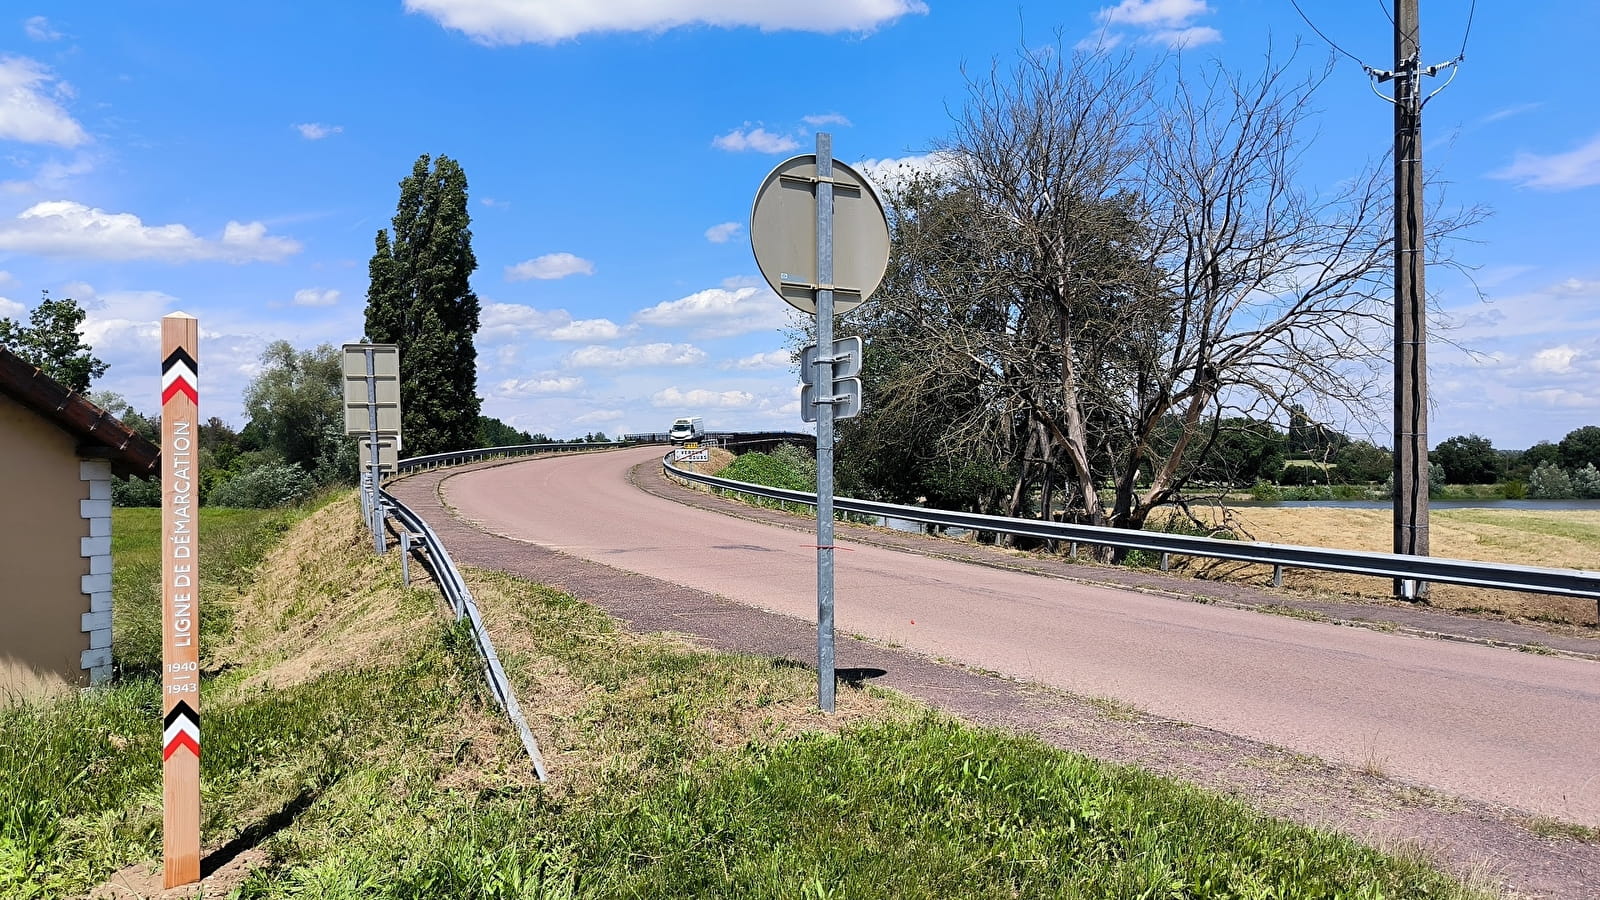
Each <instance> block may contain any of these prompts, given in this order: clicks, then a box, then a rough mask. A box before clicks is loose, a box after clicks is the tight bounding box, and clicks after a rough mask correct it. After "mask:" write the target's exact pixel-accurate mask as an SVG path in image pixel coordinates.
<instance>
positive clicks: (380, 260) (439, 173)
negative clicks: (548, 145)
mask: <svg viewBox="0 0 1600 900" xmlns="http://www.w3.org/2000/svg"><path fill="white" fill-rule="evenodd" d="M471 221H472V217H471V216H470V215H469V214H468V212H467V176H466V173H464V172H463V171H462V170H461V165H460V164H459V163H457V162H456V161H455V160H453V159H450V158H449V157H447V156H440V157H439V158H438V159H437V160H430V159H429V157H428V155H427V154H426V153H424V154H423V155H422V156H420V157H418V158H417V163H416V165H415V166H413V167H412V170H411V175H410V176H408V177H406V178H405V179H403V180H402V181H401V182H400V203H399V205H398V207H397V208H396V210H395V214H394V219H393V220H392V224H393V230H392V233H391V232H390V231H389V230H380V231H379V232H378V238H377V247H376V250H375V251H374V252H373V254H372V261H371V262H370V263H369V264H368V267H367V268H368V276H369V284H368V287H367V340H368V341H370V342H372V343H377V344H396V345H398V346H399V348H400V405H401V413H402V421H401V429H402V438H403V440H404V442H405V452H406V455H407V456H416V455H423V454H428V453H443V452H446V451H449V450H465V449H468V448H471V447H473V446H475V445H476V443H475V442H476V441H477V438H478V411H479V408H480V406H481V405H482V401H481V400H480V399H479V398H478V391H477V384H478V376H477V359H478V353H477V350H476V349H475V348H474V346H473V336H474V335H475V334H476V333H477V331H478V297H477V295H476V294H474V293H473V292H472V287H471V285H470V284H469V283H468V278H469V277H470V276H471V275H472V271H473V270H474V269H476V268H477V267H478V261H477V259H476V257H474V256H473V254H472V231H471V229H470V228H469V227H468V226H469V225H470V224H471Z"/></svg>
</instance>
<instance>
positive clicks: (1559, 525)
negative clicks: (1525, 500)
mask: <svg viewBox="0 0 1600 900" xmlns="http://www.w3.org/2000/svg"><path fill="white" fill-rule="evenodd" d="M1433 515H1435V516H1438V517H1439V518H1441V519H1445V520H1448V521H1453V522H1471V523H1473V524H1477V525H1490V526H1493V527H1495V528H1499V529H1504V530H1506V531H1508V532H1512V533H1521V534H1533V535H1540V536H1544V537H1559V538H1567V539H1570V540H1572V541H1575V542H1577V543H1578V544H1579V545H1580V546H1581V547H1583V548H1584V549H1585V550H1587V551H1590V552H1592V553H1595V554H1597V555H1600V523H1595V522H1593V521H1588V522H1586V521H1582V520H1580V519H1578V518H1577V517H1574V516H1563V515H1561V511H1548V512H1547V511H1543V510H1519V509H1443V510H1439V511H1437V512H1435V513H1433ZM1590 567H1591V566H1587V565H1583V564H1580V563H1579V562H1578V561H1576V560H1575V561H1574V565H1573V568H1590Z"/></svg>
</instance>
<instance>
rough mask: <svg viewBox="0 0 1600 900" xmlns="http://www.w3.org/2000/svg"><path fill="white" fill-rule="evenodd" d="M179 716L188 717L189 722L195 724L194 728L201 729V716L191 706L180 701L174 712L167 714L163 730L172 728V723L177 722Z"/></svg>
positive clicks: (162, 724) (162, 723)
mask: <svg viewBox="0 0 1600 900" xmlns="http://www.w3.org/2000/svg"><path fill="white" fill-rule="evenodd" d="M179 716H188V717H189V721H191V722H193V723H194V727H196V728H199V727H200V714H199V713H197V712H195V711H194V710H193V709H191V708H190V707H189V704H188V703H187V702H185V701H183V700H179V701H178V705H177V706H174V707H173V708H172V711H171V712H169V713H167V717H166V719H164V720H162V722H161V727H162V728H163V729H166V728H171V727H172V723H173V722H176V721H177V720H178V717H179Z"/></svg>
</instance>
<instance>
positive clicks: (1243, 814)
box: [0, 497, 1483, 900]
mask: <svg viewBox="0 0 1600 900" xmlns="http://www.w3.org/2000/svg"><path fill="white" fill-rule="evenodd" d="M202 549H203V548H202ZM395 568H396V560H395V559H394V556H393V552H391V554H390V555H389V556H388V557H377V556H375V555H373V554H372V553H371V550H370V545H369V544H368V543H367V542H366V541H365V540H363V536H362V533H361V526H360V523H359V515H358V513H357V511H356V507H355V503H354V500H353V499H351V498H349V497H346V498H344V499H342V500H340V501H339V502H337V503H335V504H333V505H331V506H329V507H327V508H325V509H323V510H321V511H318V512H317V513H315V514H313V515H312V516H311V517H310V518H309V519H308V520H307V521H305V522H303V523H301V524H300V525H299V526H297V527H296V528H295V529H293V530H292V531H291V532H289V533H288V534H287V535H285V537H284V538H283V540H282V541H281V542H280V544H279V545H278V547H277V549H276V550H275V551H274V552H273V553H272V554H271V555H270V556H269V557H268V558H267V559H265V560H263V562H262V563H261V564H260V565H258V566H257V567H255V569H254V572H255V578H254V580H253V581H252V582H251V583H250V584H249V586H248V589H247V590H246V591H245V592H244V593H243V595H242V596H241V598H240V600H239V602H238V605H237V608H236V609H234V610H233V615H232V618H231V621H232V622H233V623H234V627H233V633H232V634H231V635H229V636H227V637H226V639H225V640H223V641H222V642H221V646H219V647H217V648H216V649H215V651H214V653H215V657H214V658H216V659H225V660H227V661H228V663H229V664H230V665H231V666H232V668H229V669H228V670H227V671H225V672H223V673H221V674H217V675H214V676H213V677H211V678H210V679H209V681H208V683H207V686H206V694H205V700H204V706H203V710H204V712H203V715H204V716H205V722H206V731H205V744H204V746H205V748H206V754H205V756H204V758H203V788H202V789H203V803H204V806H203V809H204V822H203V825H204V843H205V847H206V850H207V852H209V853H217V852H218V851H221V850H224V849H225V848H226V849H228V852H231V853H236V854H239V855H241V856H242V857H243V858H245V859H246V860H247V861H248V867H247V868H248V871H247V872H245V873H243V874H241V875H239V876H238V877H237V878H236V880H235V881H234V882H233V883H231V884H228V885H221V886H218V887H217V888H216V891H217V893H219V894H220V893H229V894H230V895H231V896H236V897H239V898H248V900H254V898H261V900H267V898H288V897H319V898H370V897H376V898H408V900H409V898H418V900H421V898H438V897H471V898H490V900H497V898H544V897H614V896H638V897H684V896H695V897H730V898H732V897H740V898H744V897H757V898H763V897H773V898H777V897H785V898H788V897H796V896H802V897H804V896H810V897H835V896H837V897H929V898H931V897H940V898H952V897H953V898H965V897H1016V896H1085V897H1091V896H1093V897H1099V896H1150V897H1155V896H1161V897H1190V898H1211V897H1216V898H1222V897H1267V896H1275V897H1330V896H1345V897H1352V898H1357V897H1367V898H1378V897H1423V896H1426V897H1442V898H1469V897H1478V896H1483V895H1480V894H1478V893H1474V892H1473V891H1472V890H1471V889H1469V888H1466V887H1463V886H1462V885H1461V884H1459V883H1457V882H1455V881H1452V880H1451V879H1450V878H1448V877H1447V876H1445V875H1442V874H1440V873H1439V872H1437V871H1435V870H1433V869H1431V868H1430V867H1428V866H1427V865H1426V864H1424V863H1422V862H1418V861H1416V860H1414V859H1397V858H1393V857H1389V856H1385V855H1383V854H1381V853H1378V852H1377V851H1374V850H1372V849H1369V848H1366V847H1364V846H1361V845H1359V844H1356V843H1354V842H1352V841H1350V840H1347V839H1345V838H1342V837H1339V836H1336V835H1332V834H1329V833H1326V832H1322V831H1317V830H1314V829H1307V828H1302V827H1299V826H1295V825H1290V824H1287V823H1284V822H1280V821H1277V820H1273V819H1270V818H1267V817H1264V816H1262V815H1260V814H1258V813H1255V812H1253V811H1251V810H1250V809H1248V808H1246V807H1244V806H1241V805H1239V804H1237V803H1235V802H1233V801H1230V800H1227V799H1224V798H1221V797H1218V796H1215V795H1211V794H1208V793H1205V792H1203V791H1200V790H1198V789H1195V788H1191V787H1187V786H1183V785H1180V784H1177V783H1174V782H1171V781H1168V780H1165V779H1162V778H1158V777H1155V776H1152V775H1149V774H1147V773H1144V772H1142V771H1140V770H1137V769H1132V768H1126V767H1119V766H1110V765H1104V764H1101V763H1098V762H1095V761H1092V760H1089V759H1087V758H1084V757H1080V756H1076V755H1073V754H1070V753H1066V752H1062V751H1059V750H1055V749H1053V748H1050V747H1048V746H1045V745H1044V744H1042V743H1040V742H1038V741H1037V740H1034V739H1031V738H1025V737H1017V736H1013V735H1009V734H1006V733H1003V732H999V731H994V730H989V729H979V728H972V727H968V726H965V725H962V724H960V723H957V722H955V721H952V720H950V719H948V718H946V717H943V716H941V715H938V714H936V713H933V712H930V711H928V710H927V709H926V708H924V707H921V706H919V705H917V704H914V703H911V702H909V701H907V700H904V699H903V698H899V697H897V696H895V695H891V694H888V693H885V692H882V691H879V690H876V689H872V688H853V687H845V688H843V689H842V690H841V693H840V697H839V712H838V714H836V715H834V716H823V715H822V714H820V713H818V712H817V711H815V710H814V709H813V708H812V704H813V701H814V693H813V691H814V686H815V685H814V680H813V675H812V673H811V672H810V671H809V670H807V669H806V668H804V667H801V666H797V665H794V664H792V663H787V662H785V661H782V660H772V659H766V658H759V657H751V656H739V655H731V654H723V653H713V652H709V651H705V650H700V649H695V648H692V647H689V646H687V645H686V644H684V643H682V642H680V641H678V640H677V639H674V638H672V637H670V636H665V635H659V634H658V635H639V634H633V633H630V632H628V631H626V630H624V629H622V628H621V627H619V626H618V625H617V623H616V622H615V621H614V620H612V619H610V618H609V617H607V616H605V615H604V614H603V613H601V612H599V611H598V610H596V609H594V608H593V607H591V606H589V605H587V604H584V603H582V602H580V601H578V600H575V599H574V598H572V597H570V596H568V595H565V594H562V593H560V592H557V591H554V590H550V589H548V588H543V587H540V586H538V585H534V584H530V583H528V582H525V581H521V580H518V579H515V578H512V577H510V576H505V575H499V574H494V573H482V572H471V573H468V577H469V580H471V582H472V587H473V591H474V594H475V595H476V596H477V597H478V600H479V603H480V605H481V606H482V607H483V609H484V614H485V617H486V619H487V621H488V624H489V627H490V628H491V630H492V631H494V632H495V635H496V642H497V645H498V646H499V648H500V651H501V655H502V658H503V660H504V661H505V663H506V667H507V670H508V672H509V674H510V676H511V678H512V679H513V682H514V683H515V685H516V687H517V690H518V694H519V696H520V697H521V698H522V701H523V705H524V709H525V711H526V712H527V713H528V715H529V718H530V721H531V722H532V724H533V725H534V728H535V731H536V733H537V734H538V735H539V737H540V740H541V744H542V745H543V747H544V749H545V755H546V759H547V762H548V763H549V764H550V768H551V771H552V774H553V778H552V781H551V782H549V783H547V784H539V783H537V782H535V781H534V780H533V778H532V774H531V772H530V771H529V766H528V765H527V761H526V758H525V757H522V756H521V754H520V747H519V746H518V744H517V741H516V739H515V736H514V734H513V733H512V732H511V730H510V729H509V728H508V727H506V726H505V725H504V724H503V722H502V721H501V717H500V715H499V713H498V711H497V710H496V709H495V708H494V706H493V704H492V702H490V701H489V700H488V699H487V698H486V696H485V692H484V688H483V687H482V686H481V685H482V680H481V669H480V665H479V662H478V660H477V659H476V657H475V656H474V654H473V650H472V648H471V642H470V640H469V639H468V638H467V636H466V634H465V633H464V632H463V631H462V630H461V629H459V628H456V627H453V626H450V625H447V624H443V622H442V616H441V613H440V610H439V604H438V601H437V598H436V597H434V596H433V595H432V594H430V593H428V592H424V591H421V590H406V589H403V588H401V587H399V586H398V585H397V583H396V582H397V579H396V577H395V571H394V570H395ZM219 668H220V667H219ZM158 698H159V695H158V686H157V685H156V684H155V682H154V681H153V680H133V681H130V682H128V683H125V684H122V685H120V686H117V687H115V688H112V689H110V690H106V691H97V692H93V693H90V694H87V695H85V696H82V697H72V698H69V699H65V700H62V701H58V702H56V703H51V704H36V705H32V706H24V707H14V708H10V709H7V710H4V711H0V817H3V818H0V896H6V897H28V898H32V897H47V896H61V895H68V894H73V893H81V892H84V891H86V890H88V889H90V888H92V887H93V886H94V885H95V884H96V883H97V882H100V881H103V880H104V879H105V878H106V877H107V875H109V874H110V873H111V872H112V871H114V870H116V869H118V868H122V867H125V866H130V865H131V868H132V869H134V870H138V871H148V870H150V869H151V868H153V866H154V864H155V861H156V859H157V854H158V853H159V846H158V844H159V819H160V812H159V803H160V794H159V787H158V785H159V778H160V773H159V762H158V760H159V753H158V752H157V751H156V741H157V738H156V730H155V724H154V723H155V721H156V718H155V711H156V709H157V701H158ZM46 762H47V763H48V764H45V763H46ZM125 871H126V870H125Z"/></svg>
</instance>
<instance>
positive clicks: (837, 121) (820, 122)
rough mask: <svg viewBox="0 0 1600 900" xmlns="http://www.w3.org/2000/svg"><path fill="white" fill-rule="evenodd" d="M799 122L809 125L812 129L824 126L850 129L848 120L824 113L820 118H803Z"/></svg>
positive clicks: (834, 114) (837, 115) (835, 114)
mask: <svg viewBox="0 0 1600 900" xmlns="http://www.w3.org/2000/svg"><path fill="white" fill-rule="evenodd" d="M800 121H802V122H804V123H806V124H807V125H810V126H811V127H812V128H821V127H822V126H824V125H842V126H844V127H845V128H849V127H850V120H849V119H847V118H845V117H844V116H841V115H839V114H838V113H824V114H822V115H820V116H805V117H804V118H802V119H801V120H800Z"/></svg>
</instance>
